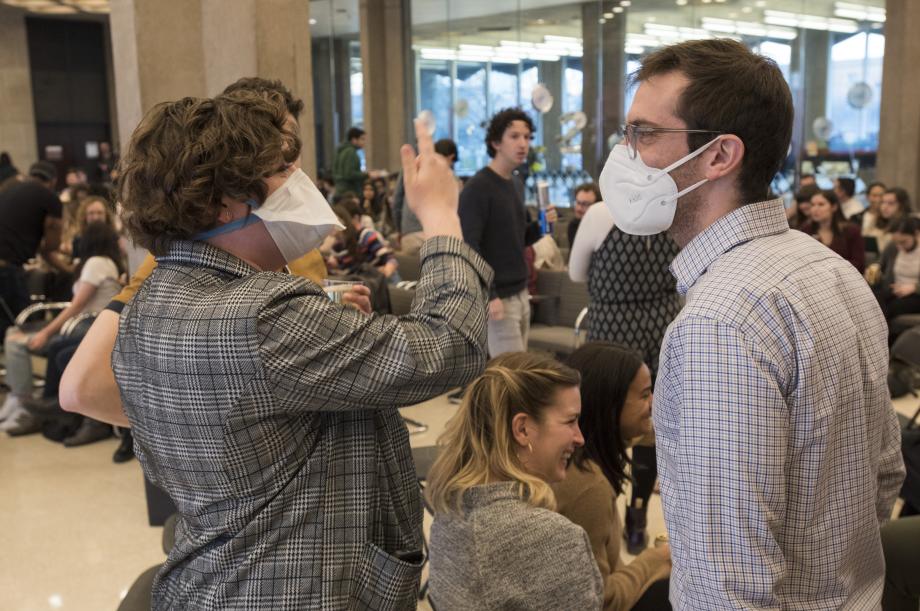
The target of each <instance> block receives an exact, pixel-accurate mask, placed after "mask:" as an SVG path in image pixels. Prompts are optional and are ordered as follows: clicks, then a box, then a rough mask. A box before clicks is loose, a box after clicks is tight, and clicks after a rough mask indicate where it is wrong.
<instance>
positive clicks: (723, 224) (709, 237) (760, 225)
mask: <svg viewBox="0 0 920 611" xmlns="http://www.w3.org/2000/svg"><path fill="white" fill-rule="evenodd" d="M785 231H789V221H788V220H787V219H786V212H785V207H784V206H783V199H782V198H777V199H770V200H764V201H762V202H757V203H754V204H744V205H742V206H741V207H739V208H737V209H735V210H732V211H731V212H729V213H728V214H726V215H725V216H723V217H722V218H720V219H719V220H717V221H716V222H715V223H713V224H712V225H710V226H709V227H707V228H706V229H705V230H704V231H703V232H702V233H700V234H699V235H698V236H696V237H695V238H693V239H692V240H691V241H690V243H689V244H687V245H686V246H685V247H684V248H683V250H681V251H680V254H678V255H677V257H675V258H674V261H673V262H672V263H671V274H673V276H674V277H675V278H676V279H677V290H678V291H679V292H680V294H681V295H685V294H686V293H687V291H688V290H690V287H692V286H693V285H694V284H695V283H696V281H697V280H699V278H700V276H702V275H703V274H704V273H705V272H706V270H707V269H709V266H710V265H712V264H713V262H715V260H716V259H718V258H719V257H720V256H722V255H723V254H725V253H727V252H728V251H730V250H732V249H733V248H735V247H736V246H738V245H740V244H744V243H745V242H749V241H751V240H753V239H754V238H761V237H764V236H769V235H775V234H778V233H783V232H785Z"/></svg>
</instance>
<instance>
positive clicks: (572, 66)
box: [562, 57, 585, 169]
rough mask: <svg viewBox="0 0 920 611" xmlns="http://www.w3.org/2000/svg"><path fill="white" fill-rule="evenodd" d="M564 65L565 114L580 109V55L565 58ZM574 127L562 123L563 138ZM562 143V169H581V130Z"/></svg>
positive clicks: (563, 103) (570, 123)
mask: <svg viewBox="0 0 920 611" xmlns="http://www.w3.org/2000/svg"><path fill="white" fill-rule="evenodd" d="M564 66H565V68H564V70H563V73H562V74H563V76H562V113H563V114H564V115H565V114H568V113H573V112H579V111H581V110H582V107H583V100H582V98H583V95H582V93H583V91H584V83H585V73H584V71H583V70H582V67H581V66H582V64H581V58H580V57H567V58H565V64H564ZM574 127H575V124H574V123H573V122H571V121H569V122H565V123H563V124H562V136H563V138H564V137H565V136H566V135H567V132H568V131H569V130H572V129H574ZM562 144H563V150H562V167H563V168H564V169H581V165H582V164H581V151H580V150H579V149H580V147H581V132H579V133H577V134H576V135H575V137H574V138H570V139H568V140H567V141H565V142H563V143H562Z"/></svg>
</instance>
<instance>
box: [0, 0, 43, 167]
mask: <svg viewBox="0 0 920 611" xmlns="http://www.w3.org/2000/svg"><path fill="white" fill-rule="evenodd" d="M0 108H2V109H3V112H0V150H4V151H7V152H9V154H10V156H11V157H12V159H13V163H14V164H16V167H18V168H19V170H20V171H22V172H25V171H27V170H28V169H29V166H30V165H31V164H32V163H34V162H35V161H37V160H38V150H37V147H38V144H37V138H36V132H35V112H34V106H33V104H32V78H31V76H30V73H29V46H28V44H27V42H26V22H25V13H24V12H22V11H20V10H17V9H13V8H10V7H8V6H5V5H2V4H0Z"/></svg>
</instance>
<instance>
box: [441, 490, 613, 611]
mask: <svg viewBox="0 0 920 611" xmlns="http://www.w3.org/2000/svg"><path fill="white" fill-rule="evenodd" d="M430 549H431V552H430V559H431V578H430V582H429V583H430V587H431V592H430V596H431V601H432V603H433V606H434V608H435V609H436V611H455V610H464V609H470V610H473V609H475V610H476V611H481V610H483V609H508V610H513V609H521V610H524V609H526V610H528V611H532V610H540V609H547V610H550V609H552V610H553V611H558V610H559V609H573V610H575V609H577V610H579V611H581V610H590V609H600V608H601V605H602V604H603V598H604V597H603V583H602V581H601V576H600V573H599V572H598V570H597V564H595V561H594V555H593V553H592V551H591V544H590V542H589V541H588V536H587V535H586V534H585V531H584V530H582V529H581V527H579V526H576V525H575V524H572V523H571V522H569V521H568V520H567V519H566V518H564V517H563V516H561V515H559V514H558V513H555V512H553V511H548V510H546V509H538V508H536V507H533V506H531V505H528V504H527V503H525V502H524V501H522V500H520V498H518V496H517V495H516V494H515V491H514V484H511V483H499V484H488V485H485V486H476V487H474V488H471V489H469V490H467V491H466V492H465V493H464V496H463V506H462V513H461V514H456V513H453V512H451V513H439V514H438V515H436V516H435V518H434V523H433V524H432V526H431V545H430Z"/></svg>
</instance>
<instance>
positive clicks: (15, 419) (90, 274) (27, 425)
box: [0, 222, 124, 441]
mask: <svg viewBox="0 0 920 611" xmlns="http://www.w3.org/2000/svg"><path fill="white" fill-rule="evenodd" d="M81 250H82V253H83V256H84V259H83V260H82V261H81V262H80V264H79V265H78V266H77V269H76V276H77V278H78V280H77V282H76V284H74V287H73V300H71V302H70V305H68V306H67V307H66V308H65V309H64V310H62V311H61V312H60V313H59V314H58V315H57V316H56V317H55V318H54V320H52V321H51V322H50V323H48V325H46V326H45V327H43V328H42V329H41V330H39V331H37V332H34V333H28V332H24V331H22V330H20V329H18V328H15V327H11V328H10V329H9V330H7V332H6V337H5V339H4V344H3V346H4V352H5V355H6V383H7V384H8V385H9V387H10V393H9V394H8V395H7V397H6V401H5V402H4V404H3V407H2V408H0V420H2V421H3V422H2V424H0V430H4V431H6V432H7V433H9V434H10V435H24V434H28V433H37V432H38V431H39V430H40V428H41V422H40V421H39V419H38V418H36V417H34V416H33V415H32V414H31V413H29V412H28V411H27V410H26V409H25V406H24V405H23V401H24V400H25V399H26V398H28V397H31V396H32V353H36V352H41V351H42V350H43V349H45V348H46V347H47V345H48V342H50V341H51V340H52V339H53V338H55V337H57V334H58V333H59V332H60V330H61V328H62V327H63V326H64V323H66V322H67V321H68V320H70V319H72V318H74V317H75V316H78V315H79V314H82V313H83V312H98V311H100V310H102V309H103V308H104V307H105V306H106V304H107V303H108V302H109V300H110V299H112V297H114V296H115V295H116V294H118V292H119V291H120V290H121V284H119V282H118V278H119V276H121V274H122V272H123V271H124V269H123V264H122V255H121V249H120V247H119V244H118V234H117V233H115V230H114V229H112V228H111V227H110V226H109V225H107V224H106V223H104V222H96V223H91V224H90V225H88V226H87V227H86V230H85V231H84V232H83V240H82V244H81ZM87 422H89V424H86V430H85V431H83V432H82V434H81V432H80V431H78V432H77V434H79V439H77V440H74V441H79V440H96V439H98V438H101V436H102V435H103V428H104V429H105V430H108V431H109V432H111V428H110V427H107V426H106V427H103V425H101V424H100V423H98V422H95V423H94V422H93V421H92V420H90V419H87ZM106 436H107V435H106Z"/></svg>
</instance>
